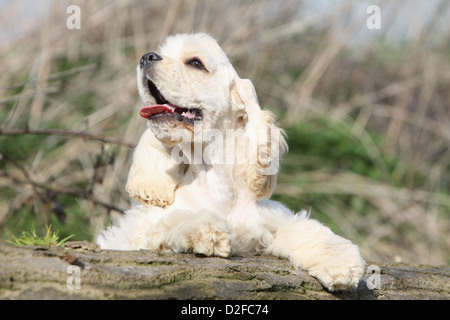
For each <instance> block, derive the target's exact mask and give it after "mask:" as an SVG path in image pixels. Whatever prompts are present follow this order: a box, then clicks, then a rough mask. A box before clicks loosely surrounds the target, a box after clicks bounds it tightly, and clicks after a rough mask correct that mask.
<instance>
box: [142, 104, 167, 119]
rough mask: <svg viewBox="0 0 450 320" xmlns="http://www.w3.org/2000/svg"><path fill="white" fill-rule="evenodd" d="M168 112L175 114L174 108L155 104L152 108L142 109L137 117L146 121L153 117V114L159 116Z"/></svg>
mask: <svg viewBox="0 0 450 320" xmlns="http://www.w3.org/2000/svg"><path fill="white" fill-rule="evenodd" d="M166 111H167V112H170V113H174V112H175V107H172V106H170V105H168V104H157V105H154V106H146V107H143V108H142V109H141V110H140V111H139V115H140V116H141V117H142V118H145V119H148V118H150V117H151V116H153V115H155V114H160V113H163V112H166Z"/></svg>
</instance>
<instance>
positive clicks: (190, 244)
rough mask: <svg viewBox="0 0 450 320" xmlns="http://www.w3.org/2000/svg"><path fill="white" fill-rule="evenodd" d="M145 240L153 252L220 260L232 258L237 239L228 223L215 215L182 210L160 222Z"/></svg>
mask: <svg viewBox="0 0 450 320" xmlns="http://www.w3.org/2000/svg"><path fill="white" fill-rule="evenodd" d="M146 236H147V237H148V238H149V239H151V240H150V241H151V243H152V245H151V246H150V247H151V249H154V250H162V251H173V252H192V253H196V254H201V255H205V256H219V257H228V256H230V254H231V253H232V252H231V249H232V248H231V246H232V242H233V239H234V236H233V233H232V231H231V229H230V228H229V227H228V225H227V224H226V222H225V220H223V219H220V218H219V217H217V216H216V215H214V214H212V213H196V214H194V213H191V212H186V211H181V210H179V211H174V212H171V213H170V214H168V215H167V216H166V217H164V218H163V219H161V220H160V221H159V222H158V223H157V224H156V226H155V227H154V228H152V230H150V231H149V232H148V233H147V235H146Z"/></svg>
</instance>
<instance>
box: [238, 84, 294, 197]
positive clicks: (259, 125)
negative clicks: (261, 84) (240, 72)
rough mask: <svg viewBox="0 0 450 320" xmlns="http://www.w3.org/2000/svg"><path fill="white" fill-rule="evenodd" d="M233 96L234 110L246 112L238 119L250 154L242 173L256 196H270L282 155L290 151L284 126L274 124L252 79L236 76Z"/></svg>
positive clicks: (271, 115) (272, 117) (273, 119)
mask: <svg viewBox="0 0 450 320" xmlns="http://www.w3.org/2000/svg"><path fill="white" fill-rule="evenodd" d="M231 100H232V110H233V112H238V113H239V112H240V113H242V111H244V113H245V114H244V115H243V116H240V117H239V118H238V122H241V123H243V128H244V134H245V140H246V144H248V149H247V151H248V154H247V155H246V161H245V163H244V165H243V166H241V170H239V174H240V175H242V176H243V177H244V180H245V182H246V183H247V185H248V187H249V189H250V190H251V191H252V192H253V193H254V194H255V196H256V198H257V199H263V198H267V199H268V198H270V196H271V195H272V193H273V191H274V190H275V187H276V181H277V175H278V171H279V165H280V161H281V157H282V156H283V154H284V153H285V152H286V151H287V143H286V141H285V138H284V135H285V134H284V130H282V129H280V128H278V127H277V126H276V125H275V117H274V115H273V114H272V113H271V112H270V111H268V110H261V107H260V106H259V103H258V98H257V96H256V91H255V88H254V86H253V84H252V82H251V81H250V80H248V79H240V78H239V77H236V78H235V79H234V80H233V82H232V84H231Z"/></svg>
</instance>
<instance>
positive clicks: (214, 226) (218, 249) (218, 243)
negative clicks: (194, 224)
mask: <svg viewBox="0 0 450 320" xmlns="http://www.w3.org/2000/svg"><path fill="white" fill-rule="evenodd" d="M188 238H189V242H190V244H189V247H190V248H189V249H190V251H192V252H193V253H196V254H201V255H204V256H218V257H223V258H226V257H228V256H230V255H231V241H232V236H231V233H230V231H229V230H228V227H227V226H226V225H225V223H220V222H219V223H212V222H204V223H203V224H201V225H199V226H198V228H196V229H195V230H192V231H191V232H190V234H189V236H188Z"/></svg>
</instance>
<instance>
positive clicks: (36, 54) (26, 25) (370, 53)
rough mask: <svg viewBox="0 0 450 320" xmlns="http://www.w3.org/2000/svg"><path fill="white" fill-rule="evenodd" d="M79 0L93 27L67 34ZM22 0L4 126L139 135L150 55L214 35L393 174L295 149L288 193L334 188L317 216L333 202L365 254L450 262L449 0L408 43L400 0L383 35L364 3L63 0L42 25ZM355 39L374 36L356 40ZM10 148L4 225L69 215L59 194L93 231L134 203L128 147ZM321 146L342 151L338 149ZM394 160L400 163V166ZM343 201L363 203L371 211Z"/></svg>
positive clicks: (56, 143)
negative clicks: (139, 84) (174, 38)
mask: <svg viewBox="0 0 450 320" xmlns="http://www.w3.org/2000/svg"><path fill="white" fill-rule="evenodd" d="M74 2H75V4H78V5H79V6H80V8H81V13H82V16H81V18H82V20H81V26H82V29H81V30H68V29H67V28H66V19H67V17H68V14H67V13H66V8H67V6H68V5H70V4H73V3H74ZM27 3H28V2H27ZM308 3H309V2H308ZM23 4H24V3H23V2H22V3H21V2H20V1H11V2H10V3H9V4H8V5H7V6H5V7H4V8H2V11H1V14H0V19H1V20H0V21H2V22H1V23H2V25H3V24H4V25H5V26H7V27H5V28H3V30H2V32H3V34H0V37H1V36H3V37H9V35H10V33H11V32H12V31H11V30H14V26H15V25H16V23H17V20H18V18H17V17H21V19H20V21H21V25H22V28H23V29H22V30H26V31H24V32H22V33H21V35H20V36H18V37H15V38H14V39H12V40H10V41H3V42H1V43H0V66H1V67H0V68H1V74H2V77H0V108H1V109H0V115H1V116H2V119H1V120H0V128H1V129H5V130H6V129H9V130H11V129H24V128H29V130H34V129H64V130H71V131H87V132H89V133H91V134H94V135H104V136H111V137H116V138H119V139H121V140H122V141H124V142H128V143H131V144H133V143H135V142H136V141H137V139H138V138H139V136H140V134H141V133H142V131H143V130H144V127H145V124H144V122H143V121H142V120H141V119H140V118H139V117H138V113H137V110H138V108H139V107H140V106H141V102H140V100H139V97H138V94H137V90H136V83H135V65H136V64H137V61H139V58H140V57H141V55H142V54H143V53H145V52H147V51H149V50H150V49H155V50H156V49H157V46H158V45H159V44H160V43H161V41H162V40H163V39H164V38H165V37H166V36H167V35H169V34H173V33H178V32H191V31H207V32H208V33H210V34H211V35H213V36H214V37H215V38H216V39H218V40H219V42H220V43H221V45H222V47H223V48H224V50H225V51H226V52H227V54H228V56H229V58H230V60H231V61H232V62H233V64H234V65H235V67H236V69H237V70H238V72H239V74H240V75H241V76H243V77H247V78H250V79H252V80H253V82H254V84H255V86H256V88H257V91H258V94H259V97H260V101H261V103H262V104H263V105H264V106H267V107H269V108H271V109H273V110H274V111H275V112H276V113H278V114H279V116H280V118H281V123H282V126H284V127H287V128H290V127H293V126H295V125H296V124H298V123H306V124H308V123H309V122H313V121H314V119H317V118H321V119H326V123H327V124H328V125H329V126H335V127H337V128H343V130H346V132H349V135H350V136H351V137H352V138H354V139H355V141H358V143H359V144H361V145H362V146H363V147H364V149H365V150H366V152H367V155H368V158H369V159H370V161H371V163H372V166H373V168H374V169H375V170H376V171H377V172H379V173H380V178H378V179H374V178H372V177H369V176H367V175H366V174H364V173H355V172H350V171H345V170H340V169H336V168H334V169H333V168H330V167H327V168H321V167H317V168H315V169H314V170H306V171H305V170H304V168H305V167H306V166H305V165H304V164H305V162H308V161H310V160H311V159H310V158H308V156H305V157H302V156H301V155H300V156H299V157H298V155H292V157H291V158H287V159H286V163H287V164H290V165H289V167H290V168H294V170H292V171H290V172H286V173H284V174H282V175H281V177H280V183H279V187H278V189H277V194H284V195H286V196H289V197H293V198H296V199H302V198H303V197H308V196H309V195H311V194H314V195H322V198H320V201H316V202H314V205H315V206H316V207H313V208H312V209H313V216H314V211H315V210H318V211H321V212H324V213H325V215H326V217H325V218H326V219H328V220H329V221H332V222H333V223H334V224H335V225H336V226H338V227H336V228H337V230H338V231H339V232H340V233H342V234H344V235H345V236H347V237H349V238H351V239H353V240H354V241H356V242H357V243H358V244H359V245H360V246H361V249H362V251H363V254H364V256H365V257H366V258H367V259H376V260H394V259H402V260H404V261H413V262H419V263H435V264H439V263H440V264H442V263H448V262H449V261H450V255H449V248H450V240H449V237H448V234H449V232H450V223H449V217H450V213H449V212H450V209H449V208H450V195H449V192H448V188H449V186H450V172H449V164H450V149H449V140H450V106H449V101H450V92H449V91H448V88H449V82H450V69H449V68H450V67H449V65H450V64H449V54H448V52H449V49H450V47H449V38H450V34H449V32H448V30H442V32H440V33H438V32H437V30H438V26H439V25H440V24H442V22H443V20H444V19H446V17H448V15H449V5H448V2H447V1H445V0H442V1H437V6H436V9H435V10H434V11H433V12H431V13H430V14H429V15H430V16H431V17H432V18H431V19H429V21H428V22H426V23H425V24H423V25H417V24H415V23H412V22H411V21H410V24H407V25H406V27H404V28H407V30H402V31H406V33H408V34H409V35H410V37H409V38H408V39H406V40H405V41H403V44H402V45H398V47H397V46H396V45H397V44H395V43H394V45H388V44H387V43H388V40H387V37H388V36H389V34H388V31H389V28H388V26H389V24H390V23H391V22H393V21H396V20H397V19H398V18H399V17H400V16H403V18H405V17H404V16H405V13H404V12H403V11H402V9H403V6H404V2H402V1H396V2H394V4H390V5H388V4H387V3H386V2H381V4H380V6H381V8H382V14H383V16H382V17H383V27H382V30H377V31H370V30H368V29H366V27H365V19H366V18H367V16H368V15H367V14H366V13H365V8H366V6H364V5H361V4H358V5H356V2H354V1H338V2H332V4H333V5H332V6H324V7H323V8H322V9H321V10H319V11H318V12H317V13H313V14H309V13H308V14H305V12H309V11H307V10H308V4H307V3H304V2H302V1H284V2H283V4H282V5H280V4H279V3H278V2H275V1H206V0H192V1H177V0H172V1H148V2H145V3H144V2H143V1H132V2H130V1H108V2H106V1H102V2H99V1H95V2H94V1H57V2H53V5H52V6H49V7H48V8H47V10H46V11H45V12H44V13H43V16H40V17H39V20H38V17H36V16H32V15H28V16H24V15H23V10H24V6H23ZM28 4H29V3H28ZM385 8H386V10H383V9H385ZM358 10H359V11H361V10H362V11H361V12H359V14H356V13H358ZM355 11H356V13H355ZM44 15H45V17H44ZM371 32H372V33H371ZM373 32H375V33H377V34H376V35H375V36H373ZM7 33H9V34H7ZM355 38H358V39H360V40H359V41H360V42H357V43H356V44H355V43H354V44H353V46H352V47H351V48H349V46H348V44H349V43H350V42H352V41H354V40H355ZM0 39H2V38H0ZM361 39H362V40H361ZM364 39H366V40H364ZM405 53H408V54H407V55H405ZM311 130H312V131H314V126H311ZM316 130H317V131H318V132H320V130H321V128H320V127H318V128H316ZM317 131H316V132H317ZM373 132H376V133H377V136H380V135H382V136H383V139H376V138H374V135H373ZM33 139H34V140H33ZM30 141H31V142H30ZM35 143H38V144H39V145H38V146H36V145H34V144H35ZM11 146H12V147H11ZM0 147H1V148H3V149H4V150H1V151H2V155H3V156H2V158H0V159H1V162H2V164H1V167H0V172H1V175H0V188H1V189H0V192H2V190H3V191H4V194H5V196H4V197H3V196H2V199H0V226H6V225H7V223H8V221H15V222H14V223H16V224H17V227H18V228H19V227H20V226H22V225H23V224H24V223H25V222H24V220H23V219H22V220H20V219H18V220H14V219H13V218H14V216H15V215H17V214H18V213H17V212H19V211H20V210H21V208H25V207H26V208H31V209H30V210H31V212H32V213H33V214H34V215H35V217H37V219H41V218H42V219H43V220H44V222H42V225H45V224H46V223H48V222H47V220H48V219H49V215H50V214H51V213H52V212H53V213H55V212H56V213H57V214H58V212H59V213H60V215H62V216H65V215H67V214H68V212H69V211H70V210H68V209H67V208H66V209H65V210H63V209H61V208H59V209H58V205H60V206H61V205H62V204H61V203H62V200H60V195H59V194H58V192H62V193H63V194H66V195H72V196H76V201H75V202H73V203H72V206H77V207H79V210H80V212H83V213H84V214H85V215H86V217H87V221H88V229H89V230H87V231H86V232H87V233H93V232H94V231H95V230H96V228H99V227H103V225H104V224H105V221H106V220H107V218H108V213H110V214H111V215H112V216H113V217H114V216H115V215H118V214H119V213H118V211H119V209H126V208H127V207H128V198H127V195H126V194H125V192H124V184H125V178H126V175H127V171H128V168H129V164H130V157H131V151H130V149H129V148H127V147H123V145H121V144H116V143H113V142H109V143H101V142H98V141H94V140H92V139H87V138H86V137H73V136H72V137H67V136H61V135H48V136H45V137H44V138H42V136H40V138H39V140H36V137H34V136H33V135H27V136H12V135H3V136H0ZM11 150H13V151H11ZM305 154H308V150H305ZM323 156H324V157H330V158H333V157H334V156H333V150H329V155H323ZM386 157H395V158H396V159H398V161H397V162H395V165H394V167H393V168H392V167H389V166H388V165H387V164H386V161H384V159H385V158H386ZM18 159H19V160H18ZM314 161H315V160H313V162H314ZM336 161H337V162H338V161H339V159H336ZM318 163H320V161H318ZM296 164H297V166H296ZM295 168H296V170H295ZM298 179H303V180H302V181H303V182H302V183H298V182H297V181H298ZM64 192H66V193H64ZM71 192H72V193H71ZM83 192H84V193H83ZM77 193H78V194H77ZM341 195H344V196H352V197H353V198H352V199H354V198H355V197H356V198H359V199H361V201H362V202H363V203H364V206H363V207H364V208H365V209H364V212H363V214H362V213H361V210H358V209H357V208H358V206H352V205H349V203H347V202H346V201H344V200H342V199H343V198H342V197H339V196H341ZM105 204H107V205H109V206H110V207H108V206H105ZM305 205H307V202H305ZM116 209H117V210H116ZM58 210H59V211H58ZM366 210H367V211H366ZM61 211H63V212H61ZM65 218H67V219H70V217H65ZM9 228H11V226H10V227H9ZM70 233H72V232H70Z"/></svg>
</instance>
